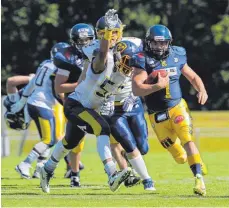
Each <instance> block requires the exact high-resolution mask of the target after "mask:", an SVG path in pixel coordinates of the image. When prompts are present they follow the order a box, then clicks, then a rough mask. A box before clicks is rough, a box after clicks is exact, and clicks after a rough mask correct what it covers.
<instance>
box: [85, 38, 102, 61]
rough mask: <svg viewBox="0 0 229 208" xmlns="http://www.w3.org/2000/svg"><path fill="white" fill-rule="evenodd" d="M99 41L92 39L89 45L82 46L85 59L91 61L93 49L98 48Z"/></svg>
mask: <svg viewBox="0 0 229 208" xmlns="http://www.w3.org/2000/svg"><path fill="white" fill-rule="evenodd" d="M99 44H100V41H99V40H94V41H93V42H92V43H91V44H90V45H88V46H84V47H83V48H82V51H83V54H84V56H86V59H88V60H89V61H92V58H93V57H94V51H95V50H97V49H98V48H99Z"/></svg>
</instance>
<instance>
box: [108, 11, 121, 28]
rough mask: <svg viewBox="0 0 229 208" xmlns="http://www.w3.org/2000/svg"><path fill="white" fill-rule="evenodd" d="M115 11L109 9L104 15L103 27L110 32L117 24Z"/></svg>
mask: <svg viewBox="0 0 229 208" xmlns="http://www.w3.org/2000/svg"><path fill="white" fill-rule="evenodd" d="M116 12H117V10H115V9H109V10H108V11H107V12H106V14H105V26H106V28H107V29H108V30H112V29H114V28H115V26H116V25H117V24H118V23H119V19H118V15H117V14H115V13H116Z"/></svg>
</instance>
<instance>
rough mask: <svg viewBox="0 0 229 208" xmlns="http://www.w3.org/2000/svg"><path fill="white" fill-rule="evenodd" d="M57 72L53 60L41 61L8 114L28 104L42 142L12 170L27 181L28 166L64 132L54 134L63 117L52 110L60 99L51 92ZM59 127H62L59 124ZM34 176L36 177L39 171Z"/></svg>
mask: <svg viewBox="0 0 229 208" xmlns="http://www.w3.org/2000/svg"><path fill="white" fill-rule="evenodd" d="M67 46H68V45H66V44H64V43H63V44H62V47H67ZM56 70H57V68H56V67H55V65H54V64H53V61H52V60H50V59H48V60H45V61H43V62H42V63H41V64H40V66H39V67H38V69H37V72H36V75H35V76H34V77H33V79H32V80H31V81H30V82H29V84H27V86H26V87H25V88H24V90H23V92H22V96H21V99H20V100H19V101H18V102H17V103H15V104H14V105H12V106H11V112H13V113H18V112H20V111H21V109H23V108H24V106H25V104H27V107H28V113H29V115H30V117H31V118H32V119H33V120H34V121H35V124H36V126H37V129H38V132H39V135H40V138H41V141H40V142H39V143H37V144H36V145H35V146H34V148H33V149H32V151H31V152H30V153H29V155H28V156H27V157H26V159H25V160H24V161H22V162H21V163H20V164H18V165H17V166H16V168H15V169H16V171H17V172H18V173H19V174H20V175H21V177H23V178H26V179H29V178H30V168H31V164H32V163H33V162H34V161H35V160H36V159H37V158H39V157H40V156H41V155H42V154H44V153H45V152H47V151H49V149H50V148H51V147H52V146H53V145H54V144H55V142H56V140H57V138H59V139H60V138H61V137H63V133H64V132H63V129H62V132H59V131H56V126H57V125H56V124H57V123H59V122H60V121H61V120H62V119H60V116H62V114H60V115H55V109H54V106H55V105H56V104H57V102H58V101H57V100H59V101H60V102H61V97H59V96H57V95H56V93H55V92H54V80H53V74H55V73H56ZM57 116H58V117H57ZM59 126H62V124H60V125H59ZM59 134H60V135H59ZM36 176H37V177H39V172H38V171H37V174H36Z"/></svg>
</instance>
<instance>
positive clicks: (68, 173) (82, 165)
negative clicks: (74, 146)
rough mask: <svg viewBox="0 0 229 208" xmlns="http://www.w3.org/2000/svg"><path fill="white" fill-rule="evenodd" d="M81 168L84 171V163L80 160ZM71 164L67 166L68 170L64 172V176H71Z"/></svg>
mask: <svg viewBox="0 0 229 208" xmlns="http://www.w3.org/2000/svg"><path fill="white" fill-rule="evenodd" d="M79 169H80V171H82V170H83V169H84V164H83V163H82V162H81V161H80V164H79ZM71 172H72V170H71V166H69V165H68V166H67V171H66V173H65V174H64V178H71Z"/></svg>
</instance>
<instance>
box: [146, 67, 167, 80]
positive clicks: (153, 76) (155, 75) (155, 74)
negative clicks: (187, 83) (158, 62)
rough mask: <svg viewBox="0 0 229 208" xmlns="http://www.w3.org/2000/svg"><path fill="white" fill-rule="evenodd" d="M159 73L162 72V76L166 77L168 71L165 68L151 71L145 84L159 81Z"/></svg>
mask: <svg viewBox="0 0 229 208" xmlns="http://www.w3.org/2000/svg"><path fill="white" fill-rule="evenodd" d="M158 73H160V75H161V76H162V77H166V76H167V74H168V72H167V71H166V70H164V69H159V70H156V71H153V72H151V74H149V75H148V77H147V79H146V80H145V84H155V83H157V80H158Z"/></svg>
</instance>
